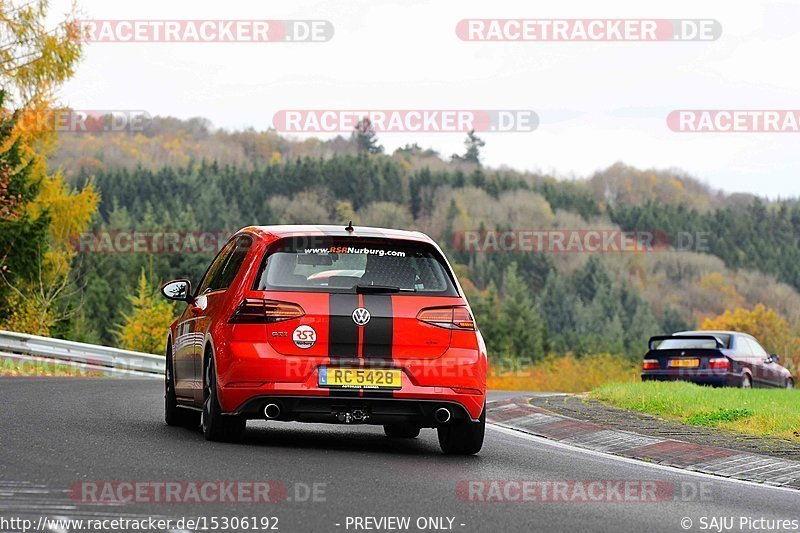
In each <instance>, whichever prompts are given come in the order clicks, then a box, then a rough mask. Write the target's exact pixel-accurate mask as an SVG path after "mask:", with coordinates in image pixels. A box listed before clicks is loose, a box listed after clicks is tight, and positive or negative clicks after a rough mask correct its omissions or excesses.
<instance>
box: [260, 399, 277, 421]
mask: <svg viewBox="0 0 800 533" xmlns="http://www.w3.org/2000/svg"><path fill="white" fill-rule="evenodd" d="M279 416H281V406H280V405H278V404H277V403H268V404H267V405H266V406H265V407H264V418H266V419H267V420H274V419H276V418H278V417H279Z"/></svg>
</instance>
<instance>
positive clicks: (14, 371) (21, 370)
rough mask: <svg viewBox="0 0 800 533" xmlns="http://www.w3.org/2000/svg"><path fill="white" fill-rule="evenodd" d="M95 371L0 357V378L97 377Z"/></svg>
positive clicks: (97, 374) (98, 374) (98, 373)
mask: <svg viewBox="0 0 800 533" xmlns="http://www.w3.org/2000/svg"><path fill="white" fill-rule="evenodd" d="M101 375H102V374H101V372H100V371H97V370H82V369H80V368H77V367H74V366H70V365H65V364H60V363H57V362H50V361H31V360H20V359H11V358H6V357H0V377H9V376H13V377H98V376H101Z"/></svg>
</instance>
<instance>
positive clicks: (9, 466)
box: [0, 379, 800, 532]
mask: <svg viewBox="0 0 800 533" xmlns="http://www.w3.org/2000/svg"><path fill="white" fill-rule="evenodd" d="M162 401H163V400H162V385H161V383H160V382H157V381H140V380H117V379H98V380H90V379H86V380H80V381H78V380H69V379H63V380H62V379H3V380H0V406H2V409H3V414H2V416H0V517H4V518H6V519H8V518H13V517H28V518H31V519H33V520H36V519H37V518H38V517H40V516H46V517H48V518H53V517H72V518H92V517H105V518H112V517H147V516H159V517H174V518H180V517H184V516H186V517H198V516H203V517H206V518H207V519H209V518H211V517H215V516H216V517H222V516H225V517H247V516H257V517H262V516H274V517H277V518H278V528H279V529H278V530H279V531H357V530H358V531H364V530H365V529H355V528H354V527H353V526H352V525H351V526H350V527H349V528H348V527H347V524H348V522H347V520H348V517H351V519H352V517H366V516H370V517H381V516H383V517H386V516H407V517H410V518H411V527H410V529H408V530H409V531H419V529H418V528H417V524H416V521H417V519H419V518H420V517H447V518H452V519H453V522H452V530H453V531H464V532H467V531H469V532H472V531H495V532H501V531H502V532H506V531H525V532H529V531H539V530H547V531H613V532H619V531H637V532H638V531H685V530H686V529H685V528H683V527H682V525H681V520H682V519H684V518H685V517H686V518H689V519H691V520H692V523H693V525H692V526H691V528H690V529H689V530H691V531H701V530H703V529H708V528H703V521H702V517H706V522H705V523H706V524H709V525H710V518H711V517H730V518H733V519H734V520H735V523H734V527H733V528H732V530H733V531H740V530H750V529H752V527H751V526H750V525H748V526H747V527H745V528H740V527H739V526H740V525H741V522H740V519H741V517H745V518H747V517H749V518H751V519H756V520H757V519H760V518H765V519H788V520H798V519H800V493H798V492H791V491H787V490H780V489H774V488H771V487H763V486H757V485H751V484H744V483H736V482H731V481H727V480H716V479H710V478H707V477H700V476H695V475H692V474H690V473H686V472H681V471H675V470H670V469H664V468H657V467H655V466H653V465H648V464H646V463H634V462H626V461H622V460H618V459H615V458H612V457H609V456H603V455H598V454H593V453H588V452H584V451H580V450H577V449H572V448H568V447H563V446H557V445H553V444H549V443H547V442H544V441H541V440H537V439H530V438H525V437H523V436H521V435H520V436H518V435H516V434H513V433H511V432H508V431H500V430H497V429H487V438H486V444H485V446H484V448H483V451H482V452H481V453H480V455H478V456H475V457H466V458H464V457H462V458H456V457H445V456H443V455H442V454H441V453H440V451H439V447H438V443H437V441H436V435H435V433H434V432H433V430H423V433H422V435H420V437H419V438H418V439H414V440H411V441H401V440H391V439H387V438H386V437H384V436H383V431H382V429H381V428H379V427H371V426H358V427H353V426H328V425H301V424H287V423H278V422H273V423H266V422H250V423H248V431H247V434H246V437H245V441H244V442H243V443H241V444H220V443H211V442H206V441H204V440H203V438H202V436H201V434H200V433H199V432H198V431H193V430H189V429H181V428H172V427H167V426H166V425H165V424H164V422H163V418H162ZM521 479H524V480H539V481H542V480H586V481H588V480H634V481H635V480H656V481H658V482H659V483H667V484H671V486H673V487H675V488H676V491H677V492H679V493H681V492H682V493H683V496H680V497H679V498H678V499H677V500H675V499H669V500H668V501H662V502H659V503H639V502H624V503H620V502H617V503H605V502H593V503H586V502H569V503H565V502H563V501H560V502H549V503H541V502H526V503H516V502H514V503H496V502H494V503H481V502H465V501H463V500H462V499H461V498H460V497H459V495H458V493H457V487H458V486H459V485H458V484H459V482H460V481H462V482H463V481H465V480H521ZM103 480H116V481H125V480H129V481H130V480H138V481H167V480H169V481H173V480H184V481H186V480H191V481H202V480H271V481H275V482H277V483H278V484H283V485H282V486H285V487H286V488H287V491H288V497H289V498H290V499H291V500H292V501H283V502H281V503H275V504H269V503H268V504H263V503H261V504H253V503H226V504H222V505H220V504H199V503H180V504H173V503H165V502H161V503H137V504H119V505H88V504H83V503H79V502H77V501H75V500H74V499H73V498H72V497H71V496H70V493H69V492H68V489H69V488H70V487H71V486H73V485H74V484H75V483H76V482H95V481H103ZM314 484H317V485H316V487H317V497H316V500H317V501H307V498H304V496H305V495H306V494H307V489H308V488H311V487H313V486H314ZM84 486H85V485H84ZM462 486H463V484H462ZM700 491H702V495H700V494H699V493H700ZM298 496H300V497H299V498H298ZM312 499H313V498H312ZM682 499H688V500H690V501H681V500H682ZM296 500H304V501H296ZM208 523H209V522H207V524H208ZM444 524H445V525H446V524H448V521H447V520H445V521H444ZM462 524H463V525H462ZM683 525H688V522H686V521H685V520H684V522H683ZM6 529H13V528H10V527H8V526H7V525H6ZM0 530H2V528H0ZM375 530H384V529H372V531H375ZM424 530H427V531H431V530H434V529H431V528H429V529H424ZM436 530H442V529H436ZM714 530H716V529H714ZM778 530H780V529H778Z"/></svg>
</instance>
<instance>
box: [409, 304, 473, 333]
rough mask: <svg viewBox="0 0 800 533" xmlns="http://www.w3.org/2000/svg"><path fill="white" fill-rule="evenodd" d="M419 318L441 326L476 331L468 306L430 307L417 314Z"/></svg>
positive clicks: (427, 322) (421, 320)
mask: <svg viewBox="0 0 800 533" xmlns="http://www.w3.org/2000/svg"><path fill="white" fill-rule="evenodd" d="M417 320H419V321H420V322H425V323H426V324H430V325H432V326H438V327H440V328H448V329H463V330H469V331H475V320H474V319H473V318H472V315H471V314H470V313H469V310H468V309H467V308H466V307H429V308H427V309H423V310H422V311H420V312H419V313H418V314H417Z"/></svg>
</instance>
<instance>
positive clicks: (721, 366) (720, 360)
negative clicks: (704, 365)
mask: <svg viewBox="0 0 800 533" xmlns="http://www.w3.org/2000/svg"><path fill="white" fill-rule="evenodd" d="M708 368H710V369H713V370H728V368H730V360H729V359H728V358H727V357H713V358H711V359H709V360H708Z"/></svg>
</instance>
